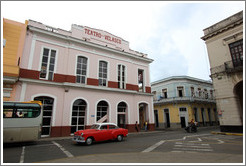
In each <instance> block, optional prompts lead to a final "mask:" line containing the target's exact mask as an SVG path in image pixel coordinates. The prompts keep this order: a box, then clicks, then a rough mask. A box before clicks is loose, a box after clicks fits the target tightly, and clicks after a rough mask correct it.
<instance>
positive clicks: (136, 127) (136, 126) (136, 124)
mask: <svg viewBox="0 0 246 166" xmlns="http://www.w3.org/2000/svg"><path fill="white" fill-rule="evenodd" d="M135 129H136V130H137V132H138V121H136V123H135Z"/></svg>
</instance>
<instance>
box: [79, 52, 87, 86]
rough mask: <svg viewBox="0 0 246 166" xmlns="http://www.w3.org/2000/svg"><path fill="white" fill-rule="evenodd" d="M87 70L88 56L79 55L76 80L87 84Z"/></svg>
mask: <svg viewBox="0 0 246 166" xmlns="http://www.w3.org/2000/svg"><path fill="white" fill-rule="evenodd" d="M86 70H87V58H85V57H82V56H79V57H78V59H77V68H76V82H77V83H81V84H85V82H86Z"/></svg>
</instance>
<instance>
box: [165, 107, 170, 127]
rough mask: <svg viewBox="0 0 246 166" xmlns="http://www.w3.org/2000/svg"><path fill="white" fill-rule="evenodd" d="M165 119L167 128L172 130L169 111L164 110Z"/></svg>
mask: <svg viewBox="0 0 246 166" xmlns="http://www.w3.org/2000/svg"><path fill="white" fill-rule="evenodd" d="M164 117H165V120H166V121H165V122H166V128H170V116H169V109H164Z"/></svg>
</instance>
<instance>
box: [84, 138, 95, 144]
mask: <svg viewBox="0 0 246 166" xmlns="http://www.w3.org/2000/svg"><path fill="white" fill-rule="evenodd" d="M92 142H93V139H92V138H91V137H89V138H87V139H86V141H85V143H86V145H91V144H92Z"/></svg>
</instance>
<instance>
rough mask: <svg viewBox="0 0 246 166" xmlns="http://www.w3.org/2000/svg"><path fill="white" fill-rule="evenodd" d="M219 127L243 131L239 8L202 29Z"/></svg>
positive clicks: (241, 35) (241, 48)
mask: <svg viewBox="0 0 246 166" xmlns="http://www.w3.org/2000/svg"><path fill="white" fill-rule="evenodd" d="M203 31H204V36H203V37H202V39H203V40H204V41H205V43H206V46H207V51H208V56H209V61H210V67H211V68H210V71H211V78H212V80H213V85H214V89H215V96H216V104H217V109H218V114H219V121H220V130H221V131H223V132H228V131H229V132H242V131H243V58H244V55H243V11H241V12H238V13H236V14H234V15H233V16H230V17H228V18H226V19H224V20H222V21H220V22H218V23H216V24H214V25H212V26H210V27H208V28H206V29H204V30H203Z"/></svg>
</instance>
